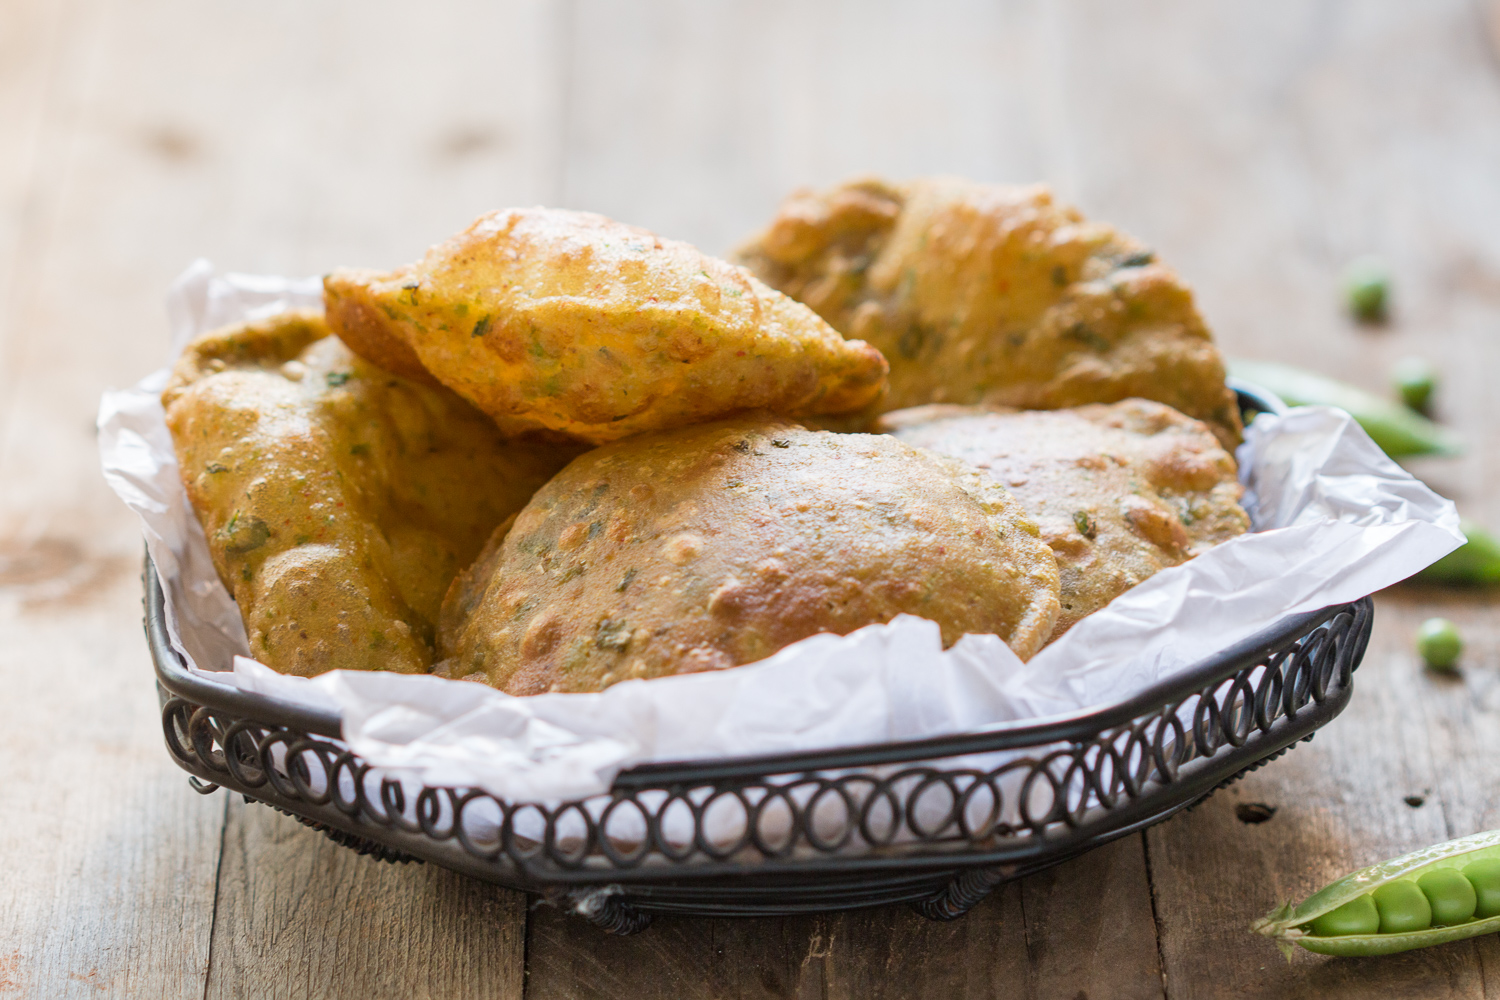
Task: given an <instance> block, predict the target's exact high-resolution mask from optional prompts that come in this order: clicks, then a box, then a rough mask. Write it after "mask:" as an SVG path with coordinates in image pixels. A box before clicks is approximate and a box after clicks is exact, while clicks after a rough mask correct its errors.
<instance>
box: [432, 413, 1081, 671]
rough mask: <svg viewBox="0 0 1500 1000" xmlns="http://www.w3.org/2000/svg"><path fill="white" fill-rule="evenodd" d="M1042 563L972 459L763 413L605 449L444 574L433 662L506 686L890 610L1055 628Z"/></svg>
mask: <svg viewBox="0 0 1500 1000" xmlns="http://www.w3.org/2000/svg"><path fill="white" fill-rule="evenodd" d="M1057 608H1058V597H1057V564H1056V560H1055V559H1054V558H1053V556H1052V553H1051V551H1050V550H1049V549H1048V548H1047V546H1046V545H1044V544H1042V543H1041V542H1040V541H1039V540H1038V538H1037V529H1036V527H1035V526H1034V525H1033V524H1032V523H1031V522H1030V521H1028V520H1027V519H1026V517H1025V515H1024V514H1023V513H1022V511H1021V508H1020V505H1019V504H1018V503H1017V502H1016V501H1015V500H1014V499H1013V498H1012V497H1011V496H1010V495H1009V494H1008V493H1007V492H1006V491H1005V490H1004V489H1003V488H1001V487H1000V486H998V485H996V484H995V483H994V482H992V481H990V480H988V479H986V478H985V477H984V476H982V475H980V474H979V473H978V472H977V471H975V470H973V469H969V468H967V467H964V466H962V465H960V464H959V463H956V462H951V461H949V460H947V459H943V458H939V457H938V456H936V455H932V454H929V453H927V452H923V451H920V450H918V449H916V448H911V447H908V446H907V445H905V444H902V443H901V442H900V441H897V440H896V439H895V438H891V437H885V436H880V435H866V434H832V433H828V432H825V431H809V430H806V429H804V428H803V427H801V426H799V425H797V424H795V423H792V422H789V421H785V420H782V419H779V418H776V417H772V416H770V415H766V414H753V415H748V416H744V417H741V418H737V419H731V420H725V421H720V422H717V423H711V424H705V425H701V426H697V427H692V428H687V429H683V430H676V431H668V432H660V433H656V434H650V435H642V436H640V437H635V438H631V439H629V440H627V441H621V442H618V443H615V444H610V445H605V446H604V447H602V448H598V449H596V450H594V451H591V452H588V453H586V454H585V455H583V456H581V457H580V458H578V459H576V460H575V461H574V462H573V463H572V464H571V465H569V466H568V467H567V468H566V469H564V470H563V471H562V472H561V473H560V474H559V475H558V476H557V477H556V478H554V479H553V480H552V481H551V482H550V483H548V484H547V485H546V486H545V487H543V488H542V489H541V491H540V492H538V493H537V495H536V496H535V497H534V498H533V499H532V501H531V503H530V504H528V505H527V506H526V509H525V510H523V511H522V512H521V513H520V514H519V515H517V517H516V520H515V523H514V524H513V525H510V526H508V530H506V529H505V528H502V529H501V530H500V531H497V532H496V535H495V537H494V538H492V539H491V541H490V543H489V545H488V546H487V547H486V551H485V554H484V555H483V556H481V558H480V559H479V560H478V561H477V562H476V563H475V565H474V566H473V567H471V568H470V569H469V570H467V571H465V572H464V573H463V574H461V575H460V576H459V578H458V579H457V580H455V581H454V584H453V587H452V589H451V590H450V591H449V593H448V597H447V600H446V601H445V602H444V604H443V618H442V624H441V628H440V636H441V648H442V652H443V655H444V656H447V657H451V658H452V660H451V661H450V662H449V663H447V664H445V665H444V667H443V669H444V670H445V671H446V672H447V673H449V674H451V675H452V676H460V677H463V676H469V675H473V674H480V675H482V676H483V677H485V678H487V679H488V680H489V681H490V683H492V684H494V685H495V686H496V687H499V688H501V689H502V690H504V691H508V692H510V693H511V694H516V695H525V694H535V693H538V692H542V691H597V690H601V689H603V688H606V687H608V686H609V685H611V684H614V683H616V682H618V681H622V680H626V679H629V678H637V677H661V676H665V675H669V674H681V673H689V672H693V671H699V670H711V669H716V668H720V667H731V666H735V665H738V664H743V663H750V662H753V661H755V660H760V659H762V658H764V657H766V656H769V655H771V654H772V653H774V652H776V651H777V650H778V649H781V648H782V647H783V646H786V645H787V644H789V643H792V642H795V641H797V640H798V639H802V638H806V637H807V636H810V635H813V634H815V633H818V632H833V633H838V634H846V633H848V632H852V631H854V630H855V629H857V628H860V627H861V626H864V625H869V624H871V623H874V622H885V621H889V620H890V619H891V618H893V617H895V616H896V615H898V614H901V613H903V612H908V613H911V614H915V615H920V616H922V617H924V618H929V619H931V620H933V621H935V622H937V623H938V624H939V625H940V626H941V627H942V634H943V640H944V642H946V643H952V642H954V641H956V640H957V639H958V638H959V637H960V636H961V635H963V634H964V633H966V632H979V633H995V634H998V635H999V636H1000V637H1001V638H1002V639H1004V640H1005V641H1006V642H1007V643H1008V644H1009V645H1010V647H1011V648H1012V649H1014V650H1015V651H1016V652H1017V653H1018V654H1020V655H1021V656H1022V657H1026V656H1030V655H1031V654H1032V653H1034V652H1035V651H1036V650H1037V649H1038V648H1040V646H1041V644H1042V643H1043V642H1044V641H1045V640H1046V638H1047V636H1048V635H1050V634H1051V632H1052V626H1053V623H1054V621H1055V620H1056V617H1057Z"/></svg>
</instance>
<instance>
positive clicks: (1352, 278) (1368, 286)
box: [1344, 257, 1391, 323]
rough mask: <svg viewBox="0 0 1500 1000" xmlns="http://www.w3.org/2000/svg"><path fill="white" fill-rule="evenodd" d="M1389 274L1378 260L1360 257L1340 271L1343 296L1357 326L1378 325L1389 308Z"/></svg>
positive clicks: (1383, 263) (1377, 258)
mask: <svg viewBox="0 0 1500 1000" xmlns="http://www.w3.org/2000/svg"><path fill="white" fill-rule="evenodd" d="M1390 295H1391V275H1390V270H1389V269H1388V268H1387V267H1386V265H1385V262H1384V261H1383V260H1381V259H1380V258H1379V257H1361V258H1359V259H1358V260H1355V261H1351V262H1350V264H1349V266H1348V267H1346V268H1344V296H1345V299H1346V300H1347V302H1348V304H1349V312H1351V313H1353V314H1354V318H1355V319H1357V320H1359V321H1360V322H1361V323H1379V322H1380V321H1382V320H1384V319H1385V318H1386V313H1387V311H1388V310H1389V308H1390Z"/></svg>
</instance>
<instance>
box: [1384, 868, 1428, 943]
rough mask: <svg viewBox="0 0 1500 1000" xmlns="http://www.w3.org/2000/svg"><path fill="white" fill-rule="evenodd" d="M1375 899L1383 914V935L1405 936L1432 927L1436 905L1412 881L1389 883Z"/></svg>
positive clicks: (1402, 880) (1403, 880)
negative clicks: (1428, 900) (1433, 911)
mask: <svg viewBox="0 0 1500 1000" xmlns="http://www.w3.org/2000/svg"><path fill="white" fill-rule="evenodd" d="M1371 895H1373V896H1374V897H1375V908H1376V909H1377V910H1379V911H1380V933H1382V934H1405V933H1407V932H1408V931H1421V930H1426V929H1427V928H1429V927H1431V926H1432V904H1431V903H1429V902H1427V897H1426V896H1424V895H1422V890H1421V889H1419V888H1417V883H1415V882H1413V881H1412V880H1411V879H1405V878H1401V879H1397V880H1396V881H1394V882H1387V883H1386V884H1385V885H1382V886H1380V887H1378V888H1377V889H1376V890H1375V891H1374V892H1373V893H1372V894H1371Z"/></svg>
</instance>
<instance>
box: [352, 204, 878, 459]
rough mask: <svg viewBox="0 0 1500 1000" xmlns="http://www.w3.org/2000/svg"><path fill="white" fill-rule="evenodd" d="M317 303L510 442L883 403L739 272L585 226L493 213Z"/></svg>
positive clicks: (578, 219)
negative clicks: (409, 260)
mask: <svg viewBox="0 0 1500 1000" xmlns="http://www.w3.org/2000/svg"><path fill="white" fill-rule="evenodd" d="M324 290H325V295H326V299H327V306H328V316H329V322H330V324H331V325H332V326H333V329H334V331H335V332H336V333H338V334H339V335H340V336H341V337H343V338H344V339H345V341H346V342H347V343H348V344H349V346H350V347H352V348H353V349H354V350H355V351H357V352H359V353H360V354H363V355H364V356H365V357H367V358H369V359H370V360H372V361H374V362H376V363H377V364H382V365H386V366H388V367H390V368H391V369H392V370H394V371H398V372H401V373H404V374H409V375H413V376H415V375H416V374H417V370H418V369H419V368H425V369H426V370H427V371H429V372H431V373H432V375H433V376H435V377H436V378H437V379H438V380H439V381H440V382H442V383H443V384H444V385H447V386H449V387H451V388H452V389H454V390H455V391H457V392H458V393H459V394H460V395H461V396H463V397H464V398H466V399H468V400H469V401H471V402H472V403H474V405H475V406H477V407H479V408H480V409H481V410H483V411H484V412H486V413H488V414H489V415H490V416H491V417H493V418H494V420H495V422H496V423H497V424H499V426H500V428H501V429H502V430H503V431H505V432H506V433H508V434H517V433H520V432H523V431H535V430H546V431H551V432H555V433H559V434H563V435H568V436H571V437H574V438H577V439H579V440H583V441H589V442H593V443H600V442H604V441H614V440H617V439H619V438H623V437H626V436H628V435H631V434H637V433H640V432H642V431H651V430H659V429H664V428H670V427H680V426H686V425H689V424H694V423H699V422H702V421H704V420H709V419H713V418H716V417H720V416H724V415H726V414H728V413H731V412H733V411H737V410H744V409H752V408H765V409H769V410H772V411H774V412H777V413H785V414H790V415H799V414H812V413H837V412H843V411H849V410H857V409H859V408H861V407H864V406H866V405H868V404H870V403H871V402H872V401H874V400H875V399H876V398H878V397H879V395H880V394H881V392H883V391H884V388H885V372H886V364H885V359H884V358H882V357H881V356H880V352H879V351H876V350H875V349H874V348H872V347H870V346H869V345H868V344H863V343H860V342H858V341H846V340H844V338H843V337H841V336H839V334H838V333H837V332H836V331H835V330H834V329H833V328H832V327H830V326H829V325H828V324H827V323H825V322H824V321H823V320H822V319H820V318H819V317H818V316H817V315H816V314H814V313H813V312H812V310H810V309H808V308H807V307H805V306H803V305H801V304H799V303H797V302H794V301H792V300H791V299H789V298H787V297H786V296H784V295H782V294H781V293H780V292H777V291H775V290H773V289H771V288H767V287H766V286H765V285H764V284H762V283H761V282H759V281H757V280H755V279H754V278H752V277H751V276H750V275H749V274H747V273H746V272H745V271H744V270H743V269H742V268H738V267H735V266H733V265H731V264H727V263H725V262H724V261H721V260H716V259H714V258H712V257H709V256H707V255H705V254H703V253H700V252H699V251H698V250H696V249H694V248H693V247H691V246H688V245H687V244H686V243H678V242H675V241H673V240H664V239H661V238H660V237H658V236H655V235H654V234H652V233H649V232H647V231H646V230H644V229H637V228H635V227H634V226H626V225H622V224H621V223H618V222H613V221H611V220H609V219H606V218H604V217H603V216H599V215H593V214H591V213H587V212H569V211H561V210H554V209H544V208H533V209H510V210H507V211H503V212H493V213H491V214H489V215H486V216H483V217H481V218H480V219H479V220H478V221H477V222H475V223H474V224H473V225H472V226H470V227H469V228H468V229H466V230H464V232H462V233H460V234H459V235H457V236H455V237H454V238H453V239H451V240H449V241H448V242H446V243H443V244H441V245H439V246H436V247H433V248H432V249H431V250H430V251H428V253H427V256H426V257H425V258H423V259H422V260H421V261H420V262H419V263H417V264H414V265H411V266H409V267H403V268H399V269H397V270H395V271H391V272H388V273H378V272H374V271H354V270H347V269H346V270H339V271H336V272H334V273H333V274H331V275H329V276H328V277H327V278H326V279H324Z"/></svg>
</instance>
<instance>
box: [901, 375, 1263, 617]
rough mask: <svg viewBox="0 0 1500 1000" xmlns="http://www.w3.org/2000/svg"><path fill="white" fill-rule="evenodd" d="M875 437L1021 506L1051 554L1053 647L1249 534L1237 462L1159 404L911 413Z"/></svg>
mask: <svg viewBox="0 0 1500 1000" xmlns="http://www.w3.org/2000/svg"><path fill="white" fill-rule="evenodd" d="M877 427H879V428H880V429H882V430H886V431H888V432H890V433H894V434H895V435H896V436H897V437H898V438H900V439H901V440H903V441H905V442H907V443H908V444H913V445H917V446H919V447H922V448H927V449H930V450H932V451H935V452H937V453H938V454H940V455H947V456H949V457H951V458H955V459H958V460H961V461H963V462H966V463H968V464H969V465H972V466H974V467H976V468H978V469H982V470H983V471H984V472H985V473H987V474H988V475H989V476H990V477H991V478H992V479H993V480H995V481H996V482H998V483H1002V484H1004V485H1005V486H1007V487H1009V488H1010V491H1011V493H1012V494H1014V495H1015V497H1016V498H1017V499H1018V500H1020V501H1021V503H1022V504H1023V505H1024V506H1025V508H1026V513H1027V514H1028V515H1030V516H1031V517H1032V518H1034V519H1035V520H1036V523H1037V525H1038V526H1039V527H1040V528H1041V531H1042V538H1043V539H1044V540H1045V541H1046V542H1047V544H1048V545H1050V546H1051V547H1052V551H1053V552H1054V553H1055V554H1056V555H1057V565H1058V571H1059V573H1060V574H1061V583H1062V614H1061V615H1060V616H1059V617H1058V621H1057V630H1056V632H1055V633H1054V635H1053V638H1056V637H1057V636H1059V635H1062V634H1063V633H1064V632H1066V631H1067V630H1068V629H1069V628H1071V627H1072V625H1073V623H1074V622H1076V621H1078V619H1080V618H1082V617H1083V616H1084V615H1087V614H1092V613H1093V612H1095V611H1097V610H1099V609H1100V608H1102V607H1104V605H1106V604H1108V603H1109V602H1110V601H1112V600H1114V598H1115V597H1117V596H1119V595H1120V594H1121V593H1123V592H1124V591H1126V590H1128V589H1130V588H1131V587H1133V586H1135V585H1136V584H1138V583H1140V582H1141V581H1142V580H1145V579H1146V578H1147V577H1149V576H1151V575H1152V574H1153V573H1155V572H1156V571H1157V570H1160V569H1164V568H1166V567H1168V566H1176V565H1177V564H1179V563H1182V562H1185V561H1186V560H1188V559H1191V558H1192V557H1193V556H1195V555H1197V554H1199V553H1200V552H1203V551H1204V550H1205V549H1208V548H1211V547H1212V546H1214V545H1217V544H1218V543H1220V542H1222V541H1224V540H1225V539H1227V538H1233V537H1234V536H1235V535H1239V534H1243V533H1244V532H1245V531H1247V530H1248V529H1249V527H1250V519H1249V517H1248V516H1246V514H1245V511H1244V510H1243V509H1242V508H1241V507H1240V505H1239V499H1240V494H1241V493H1242V492H1243V491H1242V489H1241V487H1240V484H1239V482H1238V481H1237V480H1236V478H1235V465H1234V459H1233V458H1232V457H1230V455H1229V453H1228V452H1226V451H1225V450H1224V449H1223V448H1221V447H1219V443H1218V441H1217V440H1216V439H1215V438H1214V436H1213V434H1212V433H1210V431H1209V430H1208V428H1207V427H1206V426H1204V425H1203V424H1202V423H1200V422H1198V421H1197V420H1193V419H1191V418H1190V417H1186V416H1183V415H1182V414H1181V413H1178V412H1177V411H1176V410H1174V409H1172V408H1171V407H1169V406H1164V405H1162V404H1161V403H1154V402H1151V401H1149V400H1144V399H1127V400H1124V401H1123V402H1119V403H1113V404H1109V405H1105V404H1095V405H1091V406H1080V407H1078V408H1076V409H1067V410H1028V411H1023V412H1015V411H1006V412H995V411H990V410H986V409H984V408H982V407H967V406H942V405H938V406H920V407H916V408H913V409H910V410H900V411H898V412H896V413H889V414H886V415H885V416H884V417H882V418H881V420H880V421H879V423H878V424H877Z"/></svg>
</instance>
